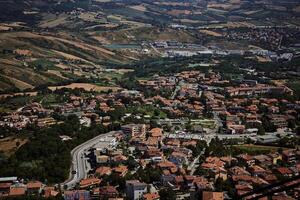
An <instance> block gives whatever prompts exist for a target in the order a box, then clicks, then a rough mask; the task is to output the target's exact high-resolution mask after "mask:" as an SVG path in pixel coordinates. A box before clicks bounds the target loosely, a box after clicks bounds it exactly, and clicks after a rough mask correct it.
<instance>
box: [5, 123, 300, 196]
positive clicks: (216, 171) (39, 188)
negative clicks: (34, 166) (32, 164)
mask: <svg viewBox="0 0 300 200" xmlns="http://www.w3.org/2000/svg"><path fill="white" fill-rule="evenodd" d="M110 141H111V142H110V145H109V146H108V147H107V148H105V149H101V148H97V146H95V148H93V149H91V150H93V154H94V158H95V162H96V164H95V165H94V169H93V170H91V171H90V173H89V174H88V177H87V178H85V179H82V180H81V181H80V182H79V183H78V185H77V186H76V188H74V189H72V190H65V191H61V190H59V188H57V187H52V186H47V185H45V184H43V183H41V182H38V181H30V182H25V181H24V180H19V179H17V177H6V178H0V195H1V197H7V196H8V197H17V196H24V195H40V196H44V197H55V196H57V195H62V196H63V197H64V199H65V200H75V199H83V200H92V199H111V200H113V199H131V200H140V199H142V200H159V199H160V195H159V191H160V190H162V189H164V188H171V189H172V190H173V191H174V192H175V193H176V194H177V196H178V197H180V195H187V196H188V197H189V198H190V199H203V200H214V199H220V200H222V199H227V198H228V191H218V190H217V188H218V186H219V185H218V184H221V183H220V182H219V181H220V180H222V181H224V182H225V181H228V182H229V183H231V184H232V185H231V187H232V190H233V191H234V193H235V195H242V194H246V193H248V192H251V191H252V190H253V189H255V188H256V187H258V186H267V185H270V184H273V183H276V182H278V181H282V180H285V179H287V178H292V177H295V176H297V175H299V173H300V151H299V150H296V149H284V150H283V151H282V152H280V151H278V152H272V153H269V154H258V155H249V154H240V155H238V156H223V157H213V156H208V157H206V158H205V159H204V161H203V162H201V163H198V159H199V157H198V155H193V152H192V150H191V147H194V148H196V147H197V143H198V140H194V139H192V140H191V139H184V138H183V139H170V138H166V137H165V133H164V131H163V129H161V128H157V127H154V128H150V126H149V125H147V124H127V125H123V126H122V127H121V130H120V131H119V132H116V133H115V134H114V135H113V136H112V137H111V138H110ZM129 159H133V160H134V161H135V162H136V163H137V164H136V165H135V166H130V164H129V162H128V160H129ZM149 168H150V170H153V171H154V170H155V171H156V172H158V173H159V178H158V179H157V180H156V181H155V182H151V183H145V182H143V180H142V178H141V177H139V176H134V177H136V178H135V179H132V178H130V177H132V176H128V175H135V174H136V173H137V172H138V171H141V170H147V169H149ZM197 168H200V169H202V170H204V173H199V172H197V170H196V169H197ZM112 175H113V176H117V177H120V178H123V179H124V180H125V186H124V187H125V189H120V185H119V184H121V182H120V183H117V184H116V183H114V184H113V183H112V184H110V181H109V180H110V179H111V176H112ZM128 177H129V178H128ZM107 180H108V181H107ZM272 196H273V197H274V198H275V199H299V197H300V188H299V187H295V188H293V189H292V190H289V192H281V193H276V194H273V195H272ZM251 197H255V196H251Z"/></svg>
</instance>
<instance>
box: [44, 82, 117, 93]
mask: <svg viewBox="0 0 300 200" xmlns="http://www.w3.org/2000/svg"><path fill="white" fill-rule="evenodd" d="M48 88H49V89H50V90H52V91H54V90H57V89H61V88H69V89H75V88H82V89H84V90H86V91H96V92H105V91H108V90H112V91H117V90H119V89H120V88H119V87H105V86H98V85H95V84H91V83H71V84H69V85H63V86H51V87H48Z"/></svg>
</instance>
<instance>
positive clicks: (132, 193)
mask: <svg viewBox="0 0 300 200" xmlns="http://www.w3.org/2000/svg"><path fill="white" fill-rule="evenodd" d="M146 192H147V184H146V183H141V182H140V181H138V180H129V181H126V197H127V199H130V200H138V199H141V198H142V197H143V195H144V194H145V193H146Z"/></svg>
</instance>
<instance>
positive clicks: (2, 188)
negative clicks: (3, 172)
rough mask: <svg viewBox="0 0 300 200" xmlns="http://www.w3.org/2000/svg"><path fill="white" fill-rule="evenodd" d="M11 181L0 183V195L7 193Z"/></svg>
mask: <svg viewBox="0 0 300 200" xmlns="http://www.w3.org/2000/svg"><path fill="white" fill-rule="evenodd" d="M11 185H12V183H0V197H1V196H4V195H8V194H9V190H10V187H11Z"/></svg>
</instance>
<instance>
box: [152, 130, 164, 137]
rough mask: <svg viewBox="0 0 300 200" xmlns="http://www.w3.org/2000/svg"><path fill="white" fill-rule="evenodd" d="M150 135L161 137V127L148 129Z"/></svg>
mask: <svg viewBox="0 0 300 200" xmlns="http://www.w3.org/2000/svg"><path fill="white" fill-rule="evenodd" d="M149 132H150V133H151V136H152V137H161V136H162V129H161V128H153V129H151V130H150V131H149Z"/></svg>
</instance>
